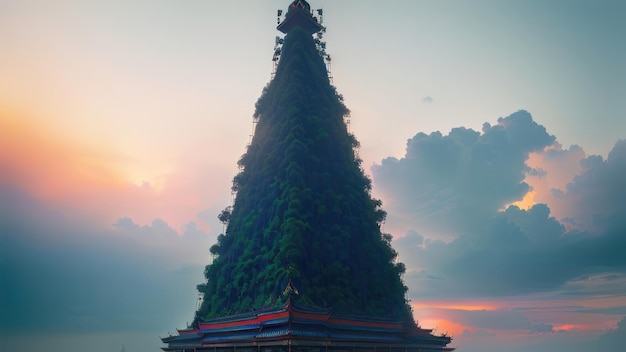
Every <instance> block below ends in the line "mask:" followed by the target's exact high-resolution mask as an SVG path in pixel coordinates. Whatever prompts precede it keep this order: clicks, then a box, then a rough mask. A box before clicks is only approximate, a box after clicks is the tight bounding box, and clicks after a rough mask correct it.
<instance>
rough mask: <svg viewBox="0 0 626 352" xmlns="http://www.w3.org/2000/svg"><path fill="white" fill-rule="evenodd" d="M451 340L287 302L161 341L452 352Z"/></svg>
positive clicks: (178, 345)
mask: <svg viewBox="0 0 626 352" xmlns="http://www.w3.org/2000/svg"><path fill="white" fill-rule="evenodd" d="M450 340H451V339H450V337H447V336H436V335H433V334H432V330H429V329H421V328H419V327H418V328H414V327H407V326H405V324H403V322H402V321H399V320H390V319H385V318H379V317H355V316H346V315H335V314H333V313H332V311H331V310H330V309H318V308H311V307H307V306H304V305H300V304H297V303H295V302H293V301H291V300H288V301H287V303H286V304H285V305H284V306H282V307H279V308H276V309H272V310H261V311H256V312H251V313H248V314H244V315H234V316H229V317H222V318H217V319H210V320H205V321H198V322H196V324H195V325H194V326H193V327H190V328H188V329H183V330H178V334H177V335H172V336H168V337H165V338H162V341H163V342H164V343H166V344H168V347H164V348H163V350H164V351H177V350H181V349H189V348H191V349H195V350H203V349H206V350H209V349H211V348H216V347H220V346H222V347H223V346H259V345H261V344H278V345H281V344H283V343H285V342H287V343H289V344H290V345H291V344H296V345H302V346H320V345H324V346H330V345H333V346H335V345H343V344H349V345H350V346H361V347H383V346H386V347H389V346H395V347H398V348H404V349H417V350H419V349H420V348H421V349H422V350H423V351H428V350H431V351H452V350H453V349H451V348H445V347H444V346H445V345H446V344H448V343H449V342H450Z"/></svg>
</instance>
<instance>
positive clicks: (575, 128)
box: [0, 0, 626, 352]
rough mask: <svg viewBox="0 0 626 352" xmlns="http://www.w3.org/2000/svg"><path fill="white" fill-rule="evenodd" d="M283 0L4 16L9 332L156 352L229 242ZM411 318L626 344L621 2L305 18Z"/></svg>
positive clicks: (559, 342)
mask: <svg viewBox="0 0 626 352" xmlns="http://www.w3.org/2000/svg"><path fill="white" fill-rule="evenodd" d="M287 5H288V1H278V0H271V1H270V0H267V1H252V0H247V1H246V0H243V1H237V2H234V1H230V2H226V1H219V2H218V1H208V0H207V1H166V0H151V1H142V0H136V1H130V2H129V1H117V0H114V1H78V0H76V1H69V0H60V1H55V2H50V1H44V0H24V1H16V0H0V44H1V45H0V47H1V48H2V49H1V50H0V264H1V265H0V280H1V282H0V335H3V341H5V346H6V347H7V349H8V350H12V351H27V350H32V349H34V348H38V346H41V345H45V346H47V350H49V351H52V352H56V351H79V350H84V349H85V346H89V350H91V351H94V352H101V351H102V352H105V351H119V350H120V349H121V348H122V346H124V347H125V349H126V350H127V351H128V352H135V351H155V350H157V348H159V347H160V346H161V344H160V340H159V336H166V335H167V334H168V332H174V330H175V329H176V328H181V327H184V326H185V325H186V324H187V323H188V322H190V321H191V319H192V318H193V312H194V310H195V308H196V304H197V292H196V290H195V286H196V285H197V284H198V283H201V282H202V281H203V275H202V272H203V268H204V266H205V265H206V264H208V263H209V262H210V260H211V257H210V254H209V252H208V248H209V247H210V246H211V245H212V244H213V243H215V240H216V237H217V235H218V234H220V233H221V232H222V231H223V227H222V225H221V224H220V223H219V221H218V220H217V215H218V214H219V212H220V210H221V209H223V208H224V207H226V206H228V205H229V204H230V202H231V198H232V195H231V193H230V186H231V179H232V177H233V176H234V175H235V174H236V173H237V160H238V159H239V157H240V156H241V155H242V154H243V153H244V151H245V147H246V144H247V143H248V142H249V141H250V138H251V136H252V134H253V123H252V115H253V112H254V104H255V102H256V100H257V99H258V98H259V96H260V95H261V92H262V89H263V87H264V86H265V85H266V84H267V83H268V82H269V80H270V79H271V73H272V69H273V63H272V61H271V58H272V55H273V51H274V49H273V47H274V41H275V37H276V36H277V35H279V34H280V33H279V32H278V31H276V29H275V26H276V10H277V9H279V8H280V9H283V10H285V9H286V7H287ZM311 5H312V7H313V8H323V9H324V24H325V25H326V26H327V27H328V31H327V33H326V34H325V37H324V38H325V40H326V42H327V51H328V53H329V54H330V55H331V57H332V61H331V62H332V66H331V67H330V69H331V70H330V71H331V75H332V79H333V84H334V85H335V86H336V87H337V89H338V91H339V93H341V94H342V95H343V96H344V98H345V104H346V105H347V107H348V108H349V109H350V110H351V115H350V125H349V128H350V131H351V132H352V133H354V134H355V136H356V137H357V139H358V140H359V142H360V145H361V147H360V149H359V156H360V157H361V158H362V160H363V163H362V166H363V169H364V172H365V173H367V174H368V175H369V176H370V177H371V178H372V181H373V191H372V193H373V196H375V197H378V198H380V199H382V201H383V208H384V209H385V210H386V211H387V212H388V216H387V221H386V222H385V224H384V226H383V229H384V230H385V232H389V233H391V234H392V235H393V236H394V240H393V242H392V244H393V246H394V248H395V249H396V250H397V251H398V252H399V254H400V260H401V261H402V262H404V263H405V264H406V266H407V272H406V273H405V274H404V277H403V279H404V281H405V283H406V284H407V286H408V287H409V297H408V298H409V299H411V302H412V305H413V308H414V313H415V317H416V319H417V320H418V322H419V323H420V325H422V326H423V327H427V328H435V329H436V332H438V333H448V334H449V335H452V336H453V338H454V340H453V343H452V346H456V347H458V348H459V349H458V350H459V351H463V352H473V351H501V350H503V348H505V349H506V350H507V351H516V352H522V351H529V350H533V351H574V352H580V351H592V350H594V351H595V350H598V349H599V347H602V348H612V347H614V346H618V345H619V346H621V345H622V344H623V343H626V257H625V256H624V255H623V253H624V248H626V223H625V222H624V219H626V205H625V204H626V203H624V202H623V200H624V199H626V193H625V192H626V181H625V180H626V177H624V176H626V99H625V98H626V66H625V65H624V64H623V63H624V62H626V5H625V4H624V3H623V2H621V1H611V0H602V1H593V2H592V1H579V0H571V1H565V0H553V1H539V0H528V1H512V0H511V1H489V0H477V1H473V2H468V1H409V0H404V1H402V0H396V1H389V2H385V4H384V5H383V4H382V3H381V2H378V1H368V0H359V1H357V0H343V1H330V0H318V1H314V0H312V1H311Z"/></svg>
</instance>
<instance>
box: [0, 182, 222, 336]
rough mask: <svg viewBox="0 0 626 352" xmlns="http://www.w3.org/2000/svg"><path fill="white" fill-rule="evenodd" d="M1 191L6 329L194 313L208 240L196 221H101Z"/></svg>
mask: <svg viewBox="0 0 626 352" xmlns="http://www.w3.org/2000/svg"><path fill="white" fill-rule="evenodd" d="M0 194H1V195H2V199H10V200H11V205H12V206H11V207H10V208H8V209H2V212H0V233H1V234H2V243H1V244H0V252H1V253H0V254H1V256H0V258H1V259H0V261H1V266H0V276H1V277H2V285H1V286H0V290H1V292H0V296H2V297H3V299H2V301H1V302H0V305H1V307H0V310H1V311H2V312H3V314H2V317H1V318H0V326H1V328H2V330H3V331H10V332H13V333H18V334H19V333H21V332H26V331H32V330H33V329H37V330H38V331H40V332H42V333H43V334H45V333H50V332H55V333H72V332H81V333H89V332H96V331H97V332H100V333H101V332H128V331H167V329H171V328H173V327H176V326H184V322H185V321H188V320H190V319H191V318H192V316H193V311H194V309H195V302H196V292H195V285H196V284H198V283H200V282H201V280H203V277H202V272H203V267H204V265H205V264H206V263H207V262H208V261H209V254H208V250H207V248H208V247H209V245H210V243H211V242H212V241H214V238H210V236H208V235H207V234H205V233H203V232H202V231H200V230H198V229H197V227H195V224H193V223H189V224H187V226H185V229H186V231H185V232H184V233H183V234H182V235H179V234H178V233H177V232H176V231H174V229H172V228H171V227H170V226H169V225H168V224H167V223H165V222H164V221H163V220H161V219H155V220H154V221H153V222H152V224H151V225H145V226H140V225H137V224H135V223H134V222H133V221H132V220H131V219H129V218H123V219H120V220H119V221H118V222H117V223H116V224H115V226H114V227H113V228H110V227H108V228H107V227H100V226H97V225H94V224H92V223H90V222H89V221H86V220H81V219H70V218H67V217H65V216H64V215H63V214H61V213H60V212H58V211H55V210H53V209H51V208H48V207H47V206H45V205H44V204H42V203H41V202H39V201H37V200H36V199H34V198H32V197H30V196H29V195H28V194H26V193H24V192H22V191H20V190H16V189H6V188H4V189H0ZM5 197H8V198H5ZM177 324H178V325H177Z"/></svg>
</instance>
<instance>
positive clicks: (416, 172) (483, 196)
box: [372, 111, 626, 299]
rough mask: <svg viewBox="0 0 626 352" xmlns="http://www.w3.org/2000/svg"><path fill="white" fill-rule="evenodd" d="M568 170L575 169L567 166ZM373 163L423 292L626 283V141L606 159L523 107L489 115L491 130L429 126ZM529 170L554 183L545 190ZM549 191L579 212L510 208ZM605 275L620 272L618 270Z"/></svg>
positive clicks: (502, 292) (410, 278)
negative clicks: (401, 151)
mask: <svg viewBox="0 0 626 352" xmlns="http://www.w3.org/2000/svg"><path fill="white" fill-rule="evenodd" d="M533 158H534V159H533ZM529 164H532V166H530V165H529ZM574 164H578V165H579V166H578V167H576V166H575V165H574ZM559 165H560V166H562V168H559V167H558V166H559ZM563 169H566V170H569V173H566V172H561V173H559V171H558V170H561V171H562V170H563ZM372 170H373V175H374V180H375V185H376V187H378V189H380V190H382V193H383V195H384V196H383V198H384V200H385V208H386V210H387V211H388V212H389V216H388V222H387V223H386V224H385V226H386V229H387V228H391V229H405V231H404V233H405V235H404V236H403V237H399V236H395V238H394V248H396V249H397V250H398V252H399V253H400V260H401V261H403V262H404V263H405V265H406V266H407V273H406V274H405V276H404V279H405V282H406V283H407V284H408V286H409V287H410V290H409V294H410V295H411V297H412V298H413V299H421V298H427V297H445V296H448V297H459V296H465V297H468V296H475V297H477V296H481V297H485V296H494V295H495V296H509V295H520V294H530V293H534V292H547V291H551V290H556V289H562V290H566V291H567V294H576V293H579V294H583V295H591V294H594V292H596V291H597V290H600V289H601V290H603V292H615V291H616V290H619V289H620V288H622V287H623V285H622V284H621V283H622V282H623V279H624V278H625V277H626V257H624V256H623V254H621V252H622V249H623V248H626V236H625V235H624V234H625V233H626V220H624V219H626V206H625V204H626V203H624V202H623V199H626V194H624V192H626V183H625V182H626V179H625V178H624V177H623V175H625V174H626V142H624V141H618V142H617V143H616V145H615V147H614V148H613V150H611V152H610V153H609V157H608V158H607V159H606V160H603V158H601V157H599V156H585V154H584V152H583V151H582V149H581V148H579V147H571V148H569V149H565V150H564V149H562V148H561V146H560V145H559V144H558V143H555V137H554V136H551V135H550V134H548V133H547V132H546V130H545V128H544V127H543V126H541V125H539V124H537V123H536V122H534V121H533V120H532V117H531V116H530V114H528V113H527V112H525V111H519V112H517V113H515V114H512V115H510V116H508V117H506V118H500V119H498V123H497V124H496V125H494V126H492V125H491V124H488V123H485V125H484V127H483V131H482V133H479V132H476V131H473V130H471V129H465V128H456V129H452V130H451V131H450V133H449V134H448V135H446V136H443V135H442V134H441V133H438V132H435V133H432V134H430V135H425V134H423V133H418V134H417V135H416V136H415V137H413V138H412V139H410V140H409V141H408V143H407V151H406V155H405V156H404V157H403V158H402V159H396V158H387V159H384V160H383V161H382V163H381V164H380V165H374V167H373V168H372ZM555 170H557V171H555ZM576 172H577V174H576ZM572 173H573V174H572ZM529 178H532V179H533V182H534V181H537V180H543V181H546V180H549V182H546V185H544V187H543V188H541V189H540V188H537V189H533V188H531V186H530V185H529V184H528V183H526V180H527V179H529ZM548 189H549V190H550V191H552V193H555V192H556V193H559V195H558V197H552V198H549V199H550V200H551V201H555V199H557V198H558V200H559V202H561V203H554V205H555V207H559V209H560V210H561V211H565V210H567V211H566V212H564V213H563V214H565V215H568V216H569V217H568V218H567V220H564V221H563V222H561V221H559V219H558V218H555V217H554V216H553V215H552V214H551V209H550V207H549V205H547V204H534V205H532V204H531V206H529V208H528V209H522V208H519V207H517V206H508V207H507V205H508V204H511V203H512V202H514V201H519V200H521V199H523V198H524V197H525V196H527V195H528V194H530V193H531V192H544V191H546V190H548ZM541 196H542V195H541V194H540V193H536V197H537V198H539V197H541ZM502 209H505V210H502ZM585 217H586V218H587V219H586V218H585ZM585 219H586V220H585ZM581 223H584V224H593V226H586V227H580V226H578V225H579V224H581ZM401 233H402V232H401ZM605 274H613V275H614V276H615V277H617V278H618V279H617V280H612V281H609V280H606V279H605V278H606V277H607V276H606V275H605ZM583 277H592V278H593V283H592V281H589V280H581V278H583ZM594 283H595V284H594ZM598 283H601V285H597V284H598ZM564 294H565V291H564Z"/></svg>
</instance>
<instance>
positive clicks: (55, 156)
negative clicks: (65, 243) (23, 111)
mask: <svg viewBox="0 0 626 352" xmlns="http://www.w3.org/2000/svg"><path fill="white" fill-rule="evenodd" d="M0 126H2V128H0V161H1V162H2V164H3V169H4V172H3V174H4V176H3V177H4V178H6V180H4V182H9V183H11V184H15V185H17V186H19V187H21V188H23V189H25V190H27V191H28V192H30V193H32V194H33V195H35V196H36V197H38V198H41V199H60V198H65V197H73V196H77V195H79V194H81V193H83V192H84V191H85V190H87V189H92V188H94V187H95V188H99V189H105V190H113V189H121V188H124V187H125V186H126V185H127V184H128V181H127V177H126V175H124V173H123V171H122V170H120V169H119V167H118V165H116V163H115V162H116V161H115V157H116V156H115V155H113V154H112V153H110V152H108V151H105V150H103V149H102V148H97V147H94V146H90V145H87V144H86V143H81V142H79V141H77V140H75V139H74V140H73V139H72V138H68V137H67V136H63V135H61V134H60V133H59V132H58V131H55V130H54V129H53V128H49V127H48V126H37V125H35V124H34V123H32V122H29V120H28V119H18V118H14V117H10V116H7V115H6V114H4V113H2V112H0Z"/></svg>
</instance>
